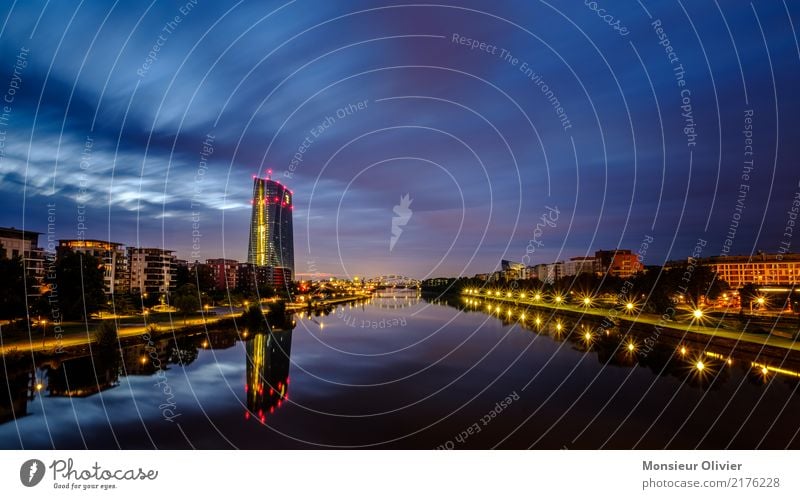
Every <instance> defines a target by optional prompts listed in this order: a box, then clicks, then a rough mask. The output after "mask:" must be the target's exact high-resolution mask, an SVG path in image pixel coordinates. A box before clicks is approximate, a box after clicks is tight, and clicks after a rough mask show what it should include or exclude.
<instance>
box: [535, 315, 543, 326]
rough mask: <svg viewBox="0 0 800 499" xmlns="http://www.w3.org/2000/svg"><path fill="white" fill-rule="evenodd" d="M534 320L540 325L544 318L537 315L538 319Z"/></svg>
mask: <svg viewBox="0 0 800 499" xmlns="http://www.w3.org/2000/svg"><path fill="white" fill-rule="evenodd" d="M533 322H535V323H536V325H537V326H539V325H541V324H542V318H541V317H536V319H534V321H533Z"/></svg>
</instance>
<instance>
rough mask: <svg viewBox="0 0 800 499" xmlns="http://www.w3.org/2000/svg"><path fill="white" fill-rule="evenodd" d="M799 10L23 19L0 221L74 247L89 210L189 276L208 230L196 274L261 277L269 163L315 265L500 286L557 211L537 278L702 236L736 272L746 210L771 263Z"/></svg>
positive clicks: (303, 263) (702, 6) (90, 226)
mask: <svg viewBox="0 0 800 499" xmlns="http://www.w3.org/2000/svg"><path fill="white" fill-rule="evenodd" d="M448 4H449V5H448ZM598 9H605V10H603V11H601V14H602V15H603V16H605V17H603V16H601V15H598ZM176 18H177V21H176ZM799 18H800V9H798V8H797V7H796V6H793V5H792V4H791V3H784V2H781V1H766V2H757V3H753V4H752V5H751V4H750V3H745V2H702V3H700V2H673V1H664V2H655V1H644V0H643V1H641V2H639V1H635V0H634V1H626V0H621V1H617V2H613V3H612V2H609V1H605V2H599V3H594V2H570V3H569V5H564V4H562V3H553V4H550V3H546V2H527V1H526V2H494V3H487V2H470V1H459V2H446V1H440V2H437V4H436V5H433V4H430V5H426V3H425V2H420V3H416V4H414V5H405V4H403V3H402V2H394V1H371V2H360V1H352V2H325V1H318V2H317V1H304V0H298V1H296V2H286V3H282V2H239V3H233V2H232V3H225V5H219V4H218V3H216V2H213V3H212V2H204V1H202V0H199V1H197V2H196V3H194V4H193V3H191V2H188V1H186V2H183V1H179V2H159V3H158V4H155V3H154V4H150V3H146V2H116V3H112V2H99V1H95V2H14V3H10V2H4V3H3V7H2V10H0V21H1V22H2V23H3V24H2V31H0V41H1V42H2V44H0V93H3V94H4V96H8V94H9V90H10V89H11V90H12V91H13V95H12V96H11V102H10V103H9V102H8V101H6V102H5V104H6V105H7V108H6V113H5V114H6V115H7V121H6V122H5V123H4V124H2V123H0V132H3V133H4V135H3V136H2V138H3V139H4V140H3V141H2V144H1V145H0V150H1V151H2V162H0V178H2V183H0V193H2V197H1V198H0V203H2V208H3V209H2V210H0V225H3V226H15V227H23V226H24V227H25V228H26V229H30V230H38V231H45V230H46V227H47V207H48V204H55V206H56V213H57V215H56V222H55V227H56V233H57V236H58V237H60V238H70V237H75V235H76V233H77V231H78V229H79V227H78V210H79V205H80V204H81V203H82V202H83V203H84V204H85V205H86V221H85V225H86V226H87V230H86V231H85V236H86V237H91V238H99V239H111V240H114V241H119V242H123V243H126V244H129V245H141V246H157V247H166V248H170V249H175V250H177V252H178V255H179V256H180V257H182V258H189V257H190V254H189V251H190V247H191V244H192V236H193V235H192V231H193V227H192V223H193V220H199V222H197V223H199V230H200V232H201V234H202V237H201V251H200V254H201V259H205V258H213V257H220V256H223V255H224V256H226V257H229V258H236V259H239V260H243V259H244V258H245V257H246V251H247V241H246V238H247V225H248V222H249V214H250V204H249V196H250V192H251V189H252V175H254V174H261V175H264V174H265V172H266V170H267V169H272V170H273V178H276V179H279V180H281V181H282V182H284V183H286V184H287V185H289V187H290V188H291V189H293V190H294V192H295V209H294V216H295V253H296V254H295V260H296V266H297V268H296V271H297V272H298V273H305V272H322V273H331V274H335V275H376V274H381V273H400V274H406V275H412V276H415V277H426V276H430V275H436V276H438V275H459V274H466V275H472V274H474V273H476V272H482V271H489V270H493V269H494V268H495V267H496V266H497V265H498V264H499V261H500V259H502V258H505V259H510V260H520V259H521V258H522V256H523V255H525V253H526V246H527V245H528V243H529V240H530V239H531V238H532V237H533V234H534V230H535V229H536V223H537V221H539V219H540V217H541V215H542V214H543V213H545V212H546V211H547V209H548V208H547V207H557V208H558V210H559V217H558V220H557V222H556V223H555V224H553V225H555V226H548V227H546V228H544V229H543V230H542V231H541V233H540V237H538V238H537V240H538V241H539V242H540V243H541V246H537V249H536V252H535V254H534V255H532V256H531V262H532V263H535V262H540V261H553V260H557V259H565V258H569V257H571V256H579V255H585V254H587V253H593V252H594V251H595V250H596V249H600V248H606V249H607V248H613V247H627V248H631V249H634V250H636V249H638V248H639V247H640V244H641V242H642V241H643V239H644V238H645V237H647V236H652V238H653V243H652V244H651V245H650V247H649V248H648V249H647V254H646V257H645V259H646V262H647V263H652V264H658V263H662V262H663V261H665V260H667V259H680V258H685V257H686V256H687V255H688V254H690V253H691V251H692V248H693V247H694V245H695V242H696V241H697V240H698V238H702V239H705V240H706V241H708V243H707V246H706V250H705V253H704V255H705V256H708V255H713V254H719V253H720V252H721V251H722V249H723V245H724V244H725V239H726V234H727V233H728V231H729V227H730V225H731V220H732V218H733V217H734V213H737V212H736V206H737V201H738V202H740V204H741V203H742V202H743V203H744V208H743V209H742V210H741V212H740V213H739V214H738V215H736V217H737V218H738V217H739V216H740V217H741V219H740V223H739V226H738V228H737V231H736V235H735V237H734V238H733V240H732V245H731V253H734V254H750V253H753V252H755V251H757V250H764V251H769V252H774V251H776V250H777V249H778V246H779V244H780V243H781V242H782V241H784V240H785V239H786V237H785V236H784V235H783V234H784V232H785V231H784V227H785V226H786V223H787V219H788V217H789V215H788V214H787V211H788V210H789V209H790V208H791V205H792V200H793V199H794V197H795V193H796V192H797V191H798V190H800V187H798V181H800V170H798V168H797V160H796V158H797V148H798V145H797V142H798V141H797V140H796V139H797V129H798V126H797V116H798V100H797V91H796V82H797V81H800V73H799V71H798V70H799V69H800V65H799V64H798V63H799V62H800V51H799V50H798V44H797V41H796V38H795V31H796V28H795V27H794V26H795V25H796V23H797V19H799ZM170 21H171V23H170ZM616 21H619V23H618V24H617V23H616ZM659 21H660V24H659ZM653 23H656V26H659V25H660V27H661V28H663V30H664V33H665V36H666V38H667V39H668V40H669V42H668V44H665V43H663V40H660V38H659V33H658V32H657V31H656V30H655V28H654V24H653ZM615 26H616V27H617V28H620V27H624V28H626V32H625V34H621V31H620V30H619V29H615ZM454 35H457V36H455V38H454ZM460 36H463V37H466V38H468V39H470V40H476V41H477V42H478V44H480V42H483V43H485V44H486V45H484V47H485V50H481V47H480V45H479V46H478V47H476V48H474V49H472V48H471V46H469V45H464V44H462V43H458V41H459V40H463V39H461V38H459V37H460ZM659 42H662V43H659ZM667 45H668V46H669V47H670V48H671V49H672V51H673V53H674V54H676V55H677V57H678V58H679V64H682V66H683V68H684V70H685V75H683V80H684V81H685V86H684V87H679V86H678V85H679V84H678V79H677V78H676V72H675V68H676V64H673V63H671V62H670V60H669V59H668V53H667V52H666V46H667ZM154 46H155V47H157V52H156V53H155V57H149V56H148V54H149V53H150V52H151V51H153V50H154ZM491 47H497V48H496V49H494V53H492V51H493V49H491ZM503 50H505V51H507V52H509V53H510V54H511V56H510V57H509V58H504V57H502V55H503V54H505V52H503ZM21 51H27V52H26V54H27V55H26V58H25V61H26V64H25V67H24V68H21V67H19V66H20V65H19V64H17V59H18V56H19V54H20V52H21ZM148 58H149V59H150V61H149V64H148ZM514 58H516V62H513V61H514ZM15 65H16V66H17V73H16V76H15V73H14V71H15ZM525 68H530V70H531V71H532V72H534V73H535V75H531V74H530V73H526V72H525ZM542 85H547V92H546V91H543V87H542ZM16 87H19V88H16ZM684 89H685V90H688V91H689V93H688V94H686V93H684V95H685V96H686V95H688V97H689V104H690V105H691V119H692V120H693V121H694V127H695V133H696V134H697V138H696V141H695V142H696V143H695V145H691V146H690V145H688V143H687V136H686V134H685V133H684V127H685V126H686V120H687V118H686V116H684V114H688V113H686V112H685V110H682V109H681V106H682V105H683V104H685V102H683V101H682V95H681V91H682V90H684ZM548 92H552V94H550V93H548ZM553 99H558V102H559V107H561V108H562V115H566V116H567V117H568V119H569V124H570V125H571V126H570V127H568V128H566V129H565V127H564V125H563V123H562V120H561V119H560V118H559V115H558V113H557V112H556V109H555V108H554V105H553ZM359 103H361V106H360V107H359ZM749 110H752V116H753V121H752V123H751V125H752V138H753V142H752V151H753V155H752V159H753V161H754V163H753V171H752V172H751V173H750V174H749V178H748V179H747V180H746V181H745V183H747V185H748V188H747V189H748V190H747V194H746V196H745V197H744V199H743V200H742V199H740V198H741V196H740V194H739V191H740V184H742V182H743V181H742V178H741V175H742V171H743V167H744V161H745V160H747V159H748V158H750V157H749V156H746V155H745V146H746V145H747V144H745V140H744V134H743V133H742V132H743V129H744V127H745V125H746V123H745V114H746V113H747V112H748V111H749ZM318 126H322V128H321V129H318V128H317V127H318ZM312 130H317V131H318V133H317V134H316V135H314V134H313V133H312ZM209 135H211V136H213V139H212V140H210V142H209V138H208V137H209ZM87 141H88V143H89V145H90V147H87ZM204 142H206V143H211V144H212V145H213V153H211V154H210V155H208V154H206V155H205V157H201V156H203V153H204V150H203V143H204ZM304 143H305V145H304ZM301 149H302V150H303V152H302V161H299V162H297V163H296V164H295V167H294V169H293V171H289V170H290V164H291V161H292V158H293V157H295V154H297V153H298V152H299V151H300V150H301ZM206 152H208V151H206ZM203 159H205V160H206V163H204V164H201V160H203ZM82 161H83V162H82ZM198 171H200V172H201V173H202V174H201V175H198ZM82 189H83V190H82ZM407 193H408V194H409V195H410V197H411V198H412V199H413V201H412V202H411V205H410V208H411V210H412V216H411V217H410V219H408V221H407V223H406V224H405V225H404V226H402V227H401V229H402V233H401V235H400V237H399V238H398V240H397V243H396V244H395V245H394V247H393V249H392V250H391V251H390V249H389V242H390V238H391V229H392V218H393V216H395V213H393V208H394V206H395V205H398V204H399V202H400V198H401V196H403V195H405V194H407ZM789 242H790V243H792V241H791V240H790V241H789ZM795 245H800V241H797V242H796V244H795Z"/></svg>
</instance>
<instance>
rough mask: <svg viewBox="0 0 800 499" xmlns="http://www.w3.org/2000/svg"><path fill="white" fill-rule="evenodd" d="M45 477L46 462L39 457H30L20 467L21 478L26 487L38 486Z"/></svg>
mask: <svg viewBox="0 0 800 499" xmlns="http://www.w3.org/2000/svg"><path fill="white" fill-rule="evenodd" d="M42 478H44V463H43V462H41V461H39V460H38V459H28V460H27V461H25V462H24V463H22V467H21V468H20V469H19V480H20V481H21V482H22V485H24V486H26V487H36V486H37V485H39V482H41V481H42Z"/></svg>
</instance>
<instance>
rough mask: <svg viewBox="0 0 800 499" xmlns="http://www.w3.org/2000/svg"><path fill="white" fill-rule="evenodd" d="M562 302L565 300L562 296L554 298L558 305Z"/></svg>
mask: <svg viewBox="0 0 800 499" xmlns="http://www.w3.org/2000/svg"><path fill="white" fill-rule="evenodd" d="M561 300H563V298H562V297H561V295H556V297H555V298H553V301H555V302H556V303H561Z"/></svg>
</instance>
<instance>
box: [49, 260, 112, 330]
mask: <svg viewBox="0 0 800 499" xmlns="http://www.w3.org/2000/svg"><path fill="white" fill-rule="evenodd" d="M103 275H104V266H103V262H101V261H100V260H99V259H97V258H95V257H93V256H91V255H86V254H83V253H75V252H73V251H65V252H64V253H62V254H61V255H60V257H59V258H58V260H57V261H56V283H57V285H58V286H57V288H56V289H55V290H54V291H55V292H56V293H57V294H58V304H59V308H60V309H61V313H62V314H63V316H64V318H65V319H68V320H85V319H87V318H88V316H89V314H92V313H94V312H97V311H98V310H99V309H100V307H101V306H102V305H103V304H105V301H106V295H105V292H104V288H103Z"/></svg>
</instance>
